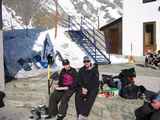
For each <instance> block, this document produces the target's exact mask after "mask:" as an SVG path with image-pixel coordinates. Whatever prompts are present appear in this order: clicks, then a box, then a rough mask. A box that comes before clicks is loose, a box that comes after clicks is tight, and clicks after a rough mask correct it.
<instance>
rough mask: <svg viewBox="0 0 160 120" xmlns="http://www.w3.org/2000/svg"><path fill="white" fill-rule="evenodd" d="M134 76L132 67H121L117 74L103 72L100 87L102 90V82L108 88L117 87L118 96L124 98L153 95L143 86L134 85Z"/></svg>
mask: <svg viewBox="0 0 160 120" xmlns="http://www.w3.org/2000/svg"><path fill="white" fill-rule="evenodd" d="M134 77H136V72H135V69H134V68H129V69H123V70H121V72H120V73H119V75H117V76H113V75H106V74H103V75H102V81H101V82H100V89H101V91H103V89H104V88H103V86H104V84H107V85H108V87H110V88H117V89H118V90H119V96H121V97H123V98H126V99H137V98H144V95H145V97H146V98H147V99H150V97H151V96H152V95H155V93H154V92H152V91H149V90H147V89H146V88H145V87H144V86H142V85H140V86H138V85H136V84H135V81H134Z"/></svg>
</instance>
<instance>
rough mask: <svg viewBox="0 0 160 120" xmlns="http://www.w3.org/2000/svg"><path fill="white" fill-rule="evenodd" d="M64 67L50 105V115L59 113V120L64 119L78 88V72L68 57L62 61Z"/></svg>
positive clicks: (53, 115)
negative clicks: (71, 98)
mask: <svg viewBox="0 0 160 120" xmlns="http://www.w3.org/2000/svg"><path fill="white" fill-rule="evenodd" d="M62 64H63V67H64V68H63V69H62V70H61V72H60V75H59V81H58V85H56V86H55V90H54V92H53V93H52V94H51V96H50V99H49V105H48V113H49V116H50V117H55V116H56V115H57V120H63V119H64V117H65V116H66V113H67V109H68V102H69V99H70V97H71V96H72V95H73V93H74V92H75V89H76V79H77V72H76V70H75V69H74V68H72V67H71V66H70V62H69V60H68V59H64V60H63V61H62Z"/></svg>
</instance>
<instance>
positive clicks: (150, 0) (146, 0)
mask: <svg viewBox="0 0 160 120" xmlns="http://www.w3.org/2000/svg"><path fill="white" fill-rule="evenodd" d="M153 1H156V0H143V3H148V2H153Z"/></svg>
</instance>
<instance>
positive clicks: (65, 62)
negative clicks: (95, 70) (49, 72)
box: [62, 59, 70, 65]
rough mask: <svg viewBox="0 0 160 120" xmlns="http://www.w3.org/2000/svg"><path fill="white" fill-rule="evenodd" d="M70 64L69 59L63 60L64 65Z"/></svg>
mask: <svg viewBox="0 0 160 120" xmlns="http://www.w3.org/2000/svg"><path fill="white" fill-rule="evenodd" d="M69 63H70V62H69V60H68V59H64V60H62V65H68V64H69Z"/></svg>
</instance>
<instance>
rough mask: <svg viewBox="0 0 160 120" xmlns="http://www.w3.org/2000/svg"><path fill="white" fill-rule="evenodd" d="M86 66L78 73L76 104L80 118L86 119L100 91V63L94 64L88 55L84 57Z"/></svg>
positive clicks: (78, 117) (79, 119)
mask: <svg viewBox="0 0 160 120" xmlns="http://www.w3.org/2000/svg"><path fill="white" fill-rule="evenodd" d="M83 63H84V66H83V67H81V68H80V70H79V73H78V81H77V84H78V89H77V92H76V95H75V106H76V112H77V119H78V120H86V119H87V117H88V116H89V113H90V111H91V109H92V106H93V104H94V102H95V99H96V96H97V94H98V91H99V72H98V65H96V64H95V65H93V64H92V63H91V60H90V58H89V57H88V56H85V57H84V58H83Z"/></svg>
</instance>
